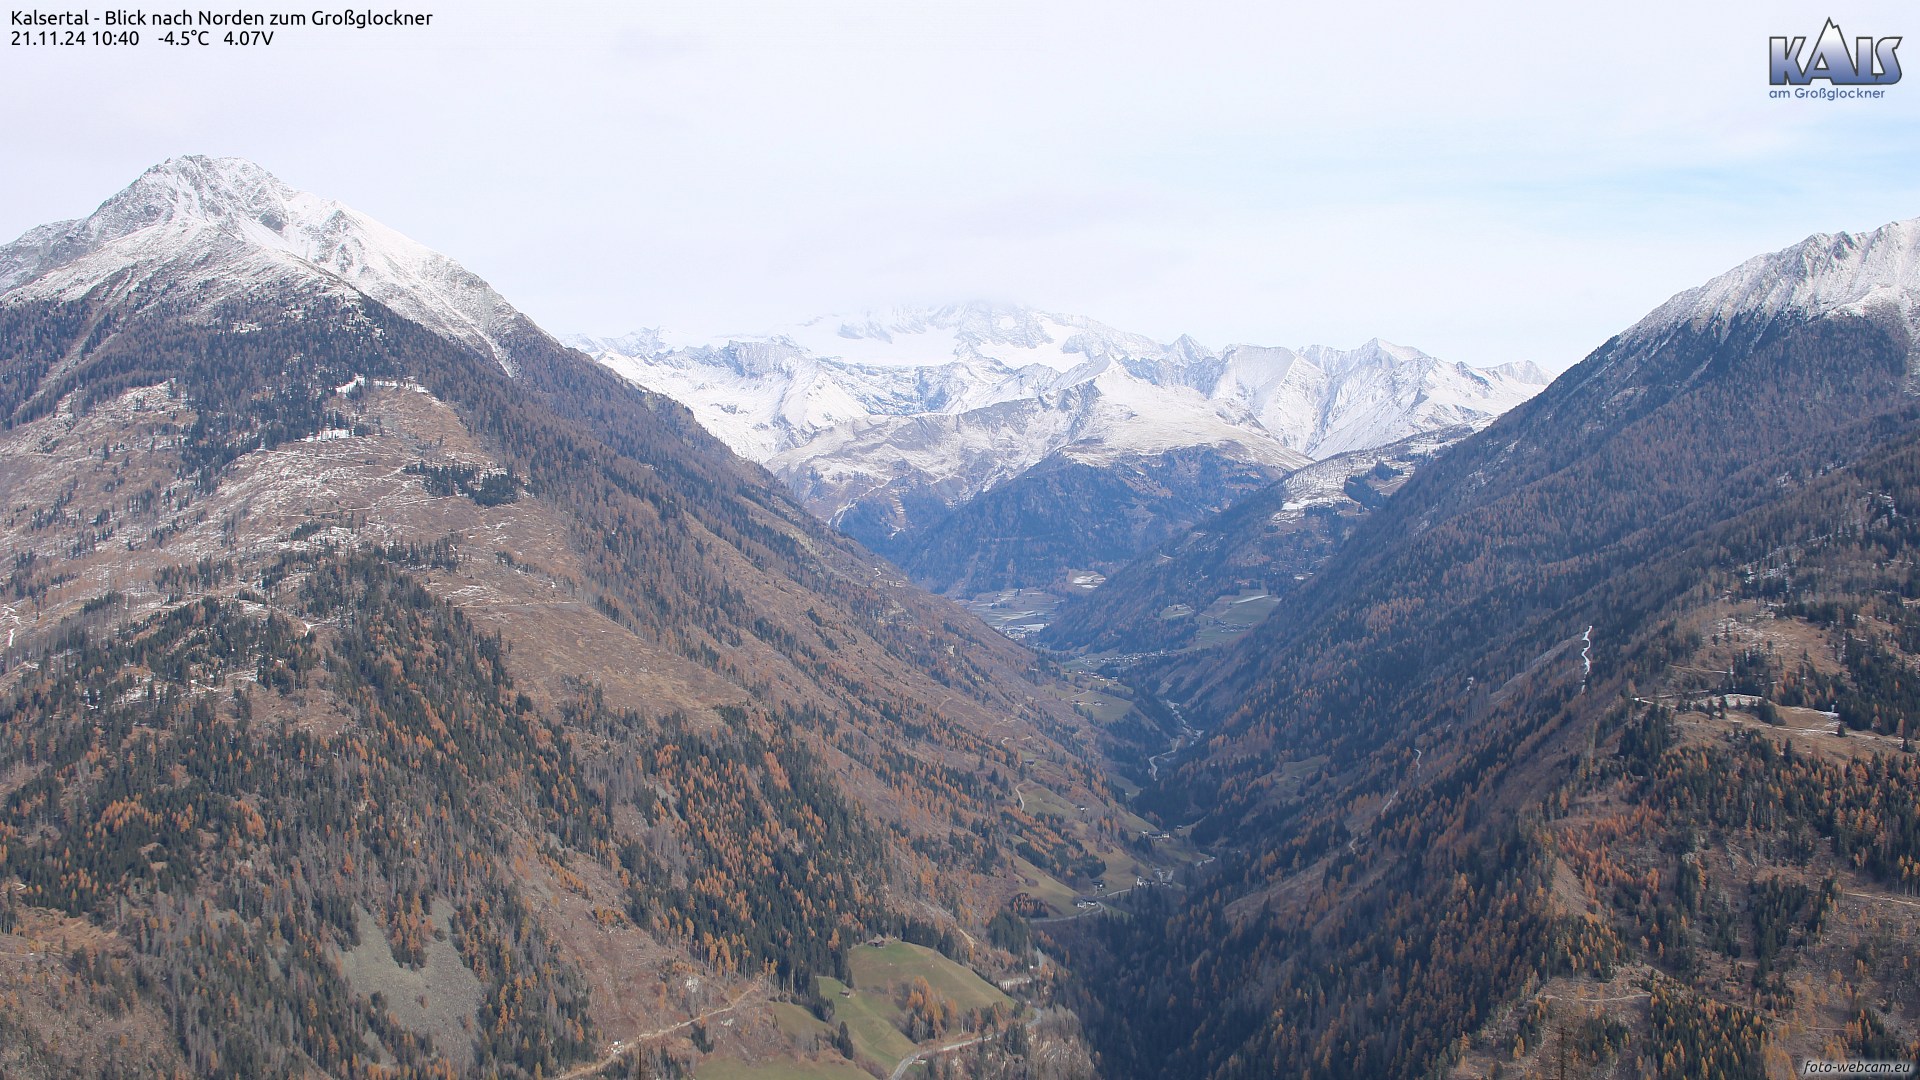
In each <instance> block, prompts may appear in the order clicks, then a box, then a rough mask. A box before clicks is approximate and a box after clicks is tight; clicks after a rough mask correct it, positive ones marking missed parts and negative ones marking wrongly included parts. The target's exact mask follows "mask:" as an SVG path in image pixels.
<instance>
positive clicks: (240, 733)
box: [0, 159, 1130, 1077]
mask: <svg viewBox="0 0 1920 1080" xmlns="http://www.w3.org/2000/svg"><path fill="white" fill-rule="evenodd" d="M315 207H319V209H318V210H315V209H314V208H315ZM316 235H317V236H319V237H321V240H318V241H316V240H314V239H313V237H314V236H316ZM396 237H397V234H389V233H388V232H386V231H384V230H380V229H375V228H373V227H372V226H371V225H369V224H368V223H366V222H365V219H361V218H359V217H357V215H352V214H351V213H350V212H348V211H345V210H344V209H343V208H338V207H334V206H333V205H332V204H325V203H324V202H323V201H321V200H317V199H315V198H314V197H312V196H307V195H304V194H302V193H298V192H294V191H292V190H291V189H288V188H286V187H285V186H284V185H281V184H279V182H278V181H276V180H274V179H273V178H272V177H271V176H268V175H267V174H265V173H264V172H262V171H260V170H259V169H257V167H254V166H251V165H249V164H248V163H245V162H238V161H232V160H211V159H182V160H180V161H176V162H169V163H167V164H166V165H163V166H160V167H158V168H156V169H155V170H153V171H152V172H150V173H149V174H147V175H146V176H145V177H142V178H141V180H140V181H138V182H136V184H135V185H134V186H133V187H131V188H129V189H128V191H126V192H123V193H122V194H121V195H120V196H116V197H115V199H113V200H109V202H108V203H107V204H106V205H105V206H103V207H102V209H101V211H100V212H98V213H97V214H95V215H94V216H92V217H90V218H88V219H84V220H82V221H78V222H68V223H62V224H60V225H56V226H48V227H45V228H43V229H39V230H35V231H34V232H33V233H30V234H28V236H27V237H25V238H23V239H22V240H21V241H20V242H19V243H17V244H15V245H13V246H11V247H8V248H6V249H4V250H0V267H4V268H6V273H7V276H6V278H5V279H4V280H5V281H6V282H7V283H8V285H9V286H11V287H10V288H9V290H8V291H7V292H5V293H4V294H0V492H4V500H3V505H0V535H4V537H5V545H4V546H5V549H6V551H7V552H8V553H9V554H8V563H7V565H6V566H4V567H3V568H0V570H4V572H5V573H6V575H7V577H6V580H5V584H4V588H5V592H4V595H0V629H4V630H5V631H6V638H5V645H4V653H0V668H3V669H4V670H3V671H0V884H4V889H0V892H3V894H4V895H3V897H0V1072H5V1073H6V1074H7V1075H9V1076H25V1077H39V1076H47V1077H55V1076H60V1077H64V1076H85V1075H128V1074H133V1075H144V1074H151V1073H170V1072H172V1071H174V1070H184V1071H185V1072H187V1073H188V1074H191V1075H208V1076H235V1077H261V1076H305V1075H330V1076H374V1075H391V1076H439V1075H501V1076H531V1075H546V1076H554V1075H559V1074H561V1073H564V1072H566V1071H567V1070H568V1069H569V1068H570V1067H578V1069H580V1070H581V1071H579V1072H577V1073H576V1074H577V1075H585V1074H586V1072H587V1071H592V1070H591V1066H592V1065H593V1064H594V1063H596V1062H597V1063H599V1064H601V1065H604V1066H605V1067H607V1068H608V1069H611V1070H614V1071H616V1072H622V1071H624V1070H627V1069H629V1068H640V1067H642V1066H644V1067H646V1068H649V1069H662V1068H664V1069H674V1068H679V1067H681V1066H683V1065H685V1064H687V1063H688V1062H690V1061H692V1060H693V1059H694V1058H696V1057H699V1056H700V1055H701V1054H703V1053H706V1052H709V1051H712V1052H717V1053H720V1054H723V1055H725V1054H736V1055H749V1056H750V1055H760V1056H763V1057H764V1056H772V1057H774V1058H779V1057H781V1056H788V1057H793V1056H798V1057H821V1058H822V1059H823V1060H825V1061H828V1062H830V1063H837V1064H835V1065H834V1067H836V1068H842V1067H844V1068H852V1067H853V1064H852V1063H851V1062H849V1061H847V1060H845V1059H846V1058H847V1057H848V1056H849V1055H851V1056H853V1057H856V1058H858V1059H860V1061H861V1063H862V1064H863V1065H872V1064H873V1063H874V1062H876V1061H879V1064H878V1065H877V1066H875V1067H881V1068H889V1067H891V1064H892V1060H893V1059H891V1058H887V1059H884V1060H881V1059H879V1058H876V1057H875V1056H874V1055H875V1054H877V1053H878V1052H879V1051H877V1050H875V1049H874V1047H876V1046H879V1045H881V1043H874V1042H871V1041H870V1040H866V1039H865V1037H864V1036H863V1037H862V1038H861V1039H851V1040H843V1041H844V1046H842V1045H841V1044H839V1043H836V1044H834V1045H829V1044H828V1042H826V1041H823V1040H820V1039H816V1038H815V1037H814V1036H812V1035H809V1034H806V1033H805V1032H800V1031H798V1030H797V1029H790V1028H789V1027H781V1026H780V1025H778V1024H776V1023H775V1022H774V1020H773V1019H772V1018H773V1017H774V1016H775V1015H776V1011H773V1010H771V1008H770V1006H769V1004H768V1002H769V1000H770V999H773V998H777V997H780V996H789V997H792V998H794V999H795V1000H798V1001H807V1000H810V999H811V998H812V996H813V995H814V993H815V985H816V984H815V978H814V977H815V976H816V975H819V976H826V975H831V974H834V973H839V974H843V975H844V974H846V970H845V965H846V963H847V957H848V950H849V948H850V946H852V945H854V944H855V943H856V942H859V941H861V940H863V939H865V938H867V937H869V936H872V935H885V934H904V935H907V936H909V937H912V938H914V939H916V940H920V941H923V942H925V943H928V944H931V945H936V946H938V947H940V948H941V949H943V950H945V951H946V952H948V953H949V954H951V955H952V956H955V957H959V958H961V959H962V960H963V961H968V962H971V963H973V964H975V966H977V967H981V968H982V969H983V970H992V969H993V965H994V964H997V963H1000V964H1004V963H1010V962H1011V957H1010V956H1009V955H1008V954H1007V953H1005V952H1004V951H1002V950H1000V949H998V948H996V947H994V946H992V945H990V944H989V943H988V942H987V940H986V935H985V933H984V931H985V929H986V926H987V924H988V923H989V921H990V920H992V919H993V918H994V916H995V915H996V913H998V912H999V911H1000V909H1001V908H1002V907H1003V906H1004V905H1005V904H1006V903H1007V902H1008V901H1009V900H1010V899H1011V898H1012V897H1013V896H1014V894H1017V893H1021V892H1023V891H1025V890H1029V889H1035V888H1039V887H1040V886H1046V887H1050V888H1052V889H1054V890H1056V891H1058V892H1062V893H1066V894H1067V895H1071V893H1070V892H1068V889H1069V886H1067V885H1064V884H1062V883H1063V882H1084V881H1085V880H1086V879H1087V877H1088V876H1089V875H1090V874H1096V873H1098V872H1100V869H1101V868H1102V867H1103V866H1104V862H1103V856H1102V855H1101V851H1102V850H1106V851H1108V852H1109V853H1111V852H1112V851H1113V848H1112V844H1111V841H1110V840H1108V839H1105V837H1106V836H1107V835H1108V834H1112V833H1117V832H1118V831H1119V827H1118V826H1117V825H1116V824H1115V823H1116V822H1118V821H1120V820H1122V815H1121V814H1120V813H1119V811H1117V810H1115V809H1114V808H1113V806H1112V804H1111V802H1110V801H1109V800H1108V799H1107V798H1106V797H1105V795H1104V794H1103V792H1104V790H1105V788H1104V784H1102V783H1101V782H1100V781H1099V780H1098V776H1097V773H1096V771H1095V768H1094V766H1095V765H1096V763H1097V760H1098V755H1097V753H1096V751H1095V750H1094V749H1093V746H1092V739H1093V734H1092V732H1091V731H1090V730H1088V726H1087V725H1086V724H1085V723H1084V722H1083V721H1082V720H1081V719H1080V718H1079V717H1078V716H1077V715H1076V714H1074V713H1073V712H1072V711H1071V710H1070V709H1069V708H1067V707H1066V706H1065V704H1064V703H1063V700H1062V699H1063V698H1064V697H1065V696H1066V695H1068V694H1070V693H1071V691H1070V690H1069V689H1067V688H1065V687H1063V686H1061V685H1060V684H1058V683H1056V682H1053V681H1052V680H1050V679H1048V678H1045V677H1042V676H1040V675H1039V674H1038V673H1037V672H1035V671H1034V670H1033V669H1032V664H1031V660H1030V657H1028V656H1027V654H1025V653H1024V652H1022V651H1021V650H1019V649H1017V648H1016V647H1014V646H1013V645H1011V644H1010V643H1008V642H1006V641H1004V640H1003V639H1001V638H999V637H998V636H997V635H994V634H992V633H991V632H989V631H987V630H986V629H985V628H984V627H982V626H980V625H979V624H978V623H977V622H976V621H975V620H973V619H971V618H969V617H967V616H965V615H964V614H963V613H960V612H958V611H957V610H956V609H954V608H952V607H951V606H949V605H947V604H946V603H945V602H943V601H939V600H936V599H934V598H932V597H929V596H927V595H926V594H924V593H922V592H920V591H919V590H917V589H914V588H913V587H911V586H908V585H905V584H904V583H903V582H900V581H898V580H897V578H896V576H895V574H894V572H893V571H892V570H891V569H890V568H889V567H887V566H885V564H883V563H881V562H879V561H878V560H876V559H874V558H873V557H872V556H870V555H868V554H867V553H865V552H864V551H862V550H861V549H859V548H858V547H857V546H856V545H854V544H853V543H851V542H850V541H848V540H846V539H844V538H842V537H840V536H838V535H837V534H835V533H834V532H832V531H831V530H829V529H827V528H826V527H824V526H822V525H821V524H819V523H818V522H817V521H815V520H814V519H813V518H812V517H811V515H809V514H807V513H806V512H805V511H804V510H802V509H801V508H800V507H799V506H798V505H796V504H795V503H794V502H793V501H792V499H791V498H790V497H789V496H788V495H787V494H786V493H785V492H784V491H783V490H782V489H781V488H780V487H779V485H778V484H777V483H776V482H774V481H773V480H772V478H771V477H770V476H768V475H767V474H766V473H765V472H764V471H762V470H761V469H759V468H758V467H757V466H753V465H750V464H747V463H745V462H742V461H741V460H740V459H738V458H736V457H734V456H733V455H732V454H731V453H730V452H729V451H727V450H726V449H725V448H724V447H723V446H721V445H720V444H719V443H718V442H717V441H716V440H714V439H713V438H711V437H710V436H708V435H707V434H706V433H705V432H704V431H703V430H702V429H701V428H700V427H699V425H698V424H696V423H695V422H694V421H693V419H692V417H691V416H690V415H689V414H688V413H687V412H686V410H685V409H683V408H681V407H680V406H678V405H676V404H674V403H672V402H671V401H669V400H667V399H665V398H662V397H659V396H657V395H653V394H649V393H646V392H644V391H641V390H639V389H637V388H635V387H633V386H632V385H631V384H629V383H627V382H625V381H624V380H621V379H619V378H618V377H616V376H615V375H613V374H612V373H611V372H608V371H607V370H605V369H604V368H602V367H601V366H599V365H597V364H595V363H593V362H592V361H591V360H589V359H588V358H586V357H584V356H582V355H580V354H578V353H574V352H572V351H570V350H567V349H564V348H562V347H560V346H559V345H558V344H556V343H555V342H554V341H553V340H552V339H551V338H549V337H547V335H545V334H544V333H543V332H541V331H540V330H539V329H538V328H536V327H534V326H533V325H532V324H531V323H529V322H528V321H527V320H526V319H525V318H524V317H522V316H520V315H519V314H518V313H517V312H514V311H513V310H512V309H511V307H510V306H508V305H506V303H505V302H504V301H503V300H500V299H499V298H498V297H497V296H496V295H494V294H493V293H492V292H491V290H489V289H486V287H485V285H484V283H482V282H479V281H478V279H477V278H472V277H471V275H465V273H464V271H459V270H458V268H457V266H455V265H454V264H452V263H451V262H450V261H449V260H445V259H444V258H442V257H438V256H434V257H432V258H428V257H427V256H425V255H421V254H420V252H421V251H423V250H424V249H418V248H417V246H416V245H411V242H410V241H404V238H398V239H396ZM428 254H429V255H430V254H431V253H428ZM421 267H425V268H427V269H428V270H431V271H433V272H431V273H425V272H422V273H414V272H412V271H413V270H417V269H419V268H421ZM396 268H397V269H396ZM403 271H404V272H403ZM476 311H478V312H484V313H485V318H484V319H479V318H476V319H472V320H463V319H460V318H455V317H454V316H455V315H457V314H459V313H462V312H466V313H472V312H476ZM449 313H453V314H449ZM1043 792H1044V793H1047V797H1048V798H1049V799H1051V800H1053V801H1054V802H1058V803H1063V804H1065V805H1069V806H1073V805H1077V806H1080V807H1084V808H1085V809H1084V811H1083V812H1082V813H1080V814H1078V815H1077V820H1072V821H1069V820H1067V818H1065V817H1064V816H1059V815H1053V816H1049V815H1046V814H1043V813H1040V812H1038V811H1035V812H1033V813H1029V812H1028V810H1027V809H1026V807H1027V805H1028V804H1029V803H1030V802H1034V801H1036V800H1037V799H1038V797H1039V796H1040V795H1041V794H1042V793H1043ZM1129 828H1130V826H1129ZM1042 891H1044V889H1043V890H1042ZM1003 921H1004V920H1003ZM1035 988H1036V989H1040V986H1039V985H1038V984H1036V986H1035ZM735 1003H738V1005H739V1010H738V1011H737V1012H735V1013H733V1014H732V1015H731V1016H730V1018H729V1019H730V1020H732V1019H740V1020H742V1021H744V1022H743V1023H740V1024H739V1025H738V1026H734V1025H733V1024H731V1023H729V1024H728V1026H727V1027H726V1028H724V1029H722V1028H721V1027H719V1026H717V1025H718V1024H719V1021H715V1024H716V1026H715V1027H714V1028H713V1029H712V1030H711V1031H709V1030H708V1029H707V1028H706V1027H705V1026H704V1024H701V1023H699V1022H698V1021H699V1020H700V1019H701V1018H702V1017H704V1016H707V1015H711V1014H716V1013H717V1012H718V1011H720V1010H723V1009H727V1008H729V1007H730V1006H732V1005H734V1004H735ZM820 1007H821V1008H822V1009H823V1010H826V1011H828V1012H830V1011H831V1010H830V1008H828V1007H827V1006H825V1005H824V1004H823V1005H821V1006H820ZM996 1015H997V1016H998V1019H995V1018H993V1017H981V1016H976V1017H974V1021H975V1022H976V1023H979V1024H988V1025H990V1024H993V1023H1001V1024H1004V1023H1005V1022H1006V1018H1005V1016H1004V1013H1002V1014H996ZM942 1016H944V1017H945V1020H943V1021H942V1023H947V1022H953V1023H957V1022H958V1019H957V1017H953V1016H946V1014H942ZM994 1030H995V1029H993V1028H991V1027H986V1028H982V1031H983V1033H984V1034H987V1035H992V1034H993V1032H994ZM1034 1030H1035V1031H1041V1030H1043V1029H1042V1028H1035V1029H1034ZM639 1036H646V1037H645V1038H640V1037H639ZM1036 1038H1037V1036H1036ZM1061 1039H1064V1040H1066V1042H1065V1043H1062V1042H1061ZM883 1042H884V1040H883ZM1070 1044H1071V1035H1070V1032H1069V1033H1068V1034H1065V1035H1062V1036H1060V1038H1059V1039H1056V1040H1055V1042H1054V1046H1055V1049H1056V1050H1059V1049H1060V1047H1061V1046H1063V1045H1064V1046H1067V1047H1068V1048H1069V1049H1070ZM907 1045H909V1046H910V1045H911V1042H909V1043H908V1044H907ZM1036 1045H1037V1044H1036ZM610 1047H611V1049H609V1048H610ZM1070 1059H1071V1058H1070V1055H1069V1060H1070ZM823 1067H824V1066H823Z"/></svg>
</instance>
